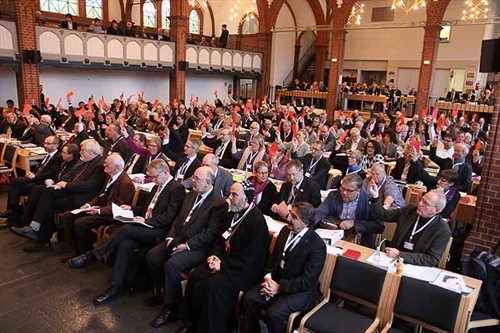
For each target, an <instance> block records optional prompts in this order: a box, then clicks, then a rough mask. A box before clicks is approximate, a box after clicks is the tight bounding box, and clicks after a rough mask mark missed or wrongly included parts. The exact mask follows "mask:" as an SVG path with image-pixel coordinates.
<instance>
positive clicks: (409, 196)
mask: <svg viewBox="0 0 500 333" xmlns="http://www.w3.org/2000/svg"><path fill="white" fill-rule="evenodd" d="M423 195H424V190H422V189H418V188H407V190H406V195H405V202H406V204H407V205H409V204H414V205H418V202H419V201H420V199H421V198H422V196H423Z"/></svg>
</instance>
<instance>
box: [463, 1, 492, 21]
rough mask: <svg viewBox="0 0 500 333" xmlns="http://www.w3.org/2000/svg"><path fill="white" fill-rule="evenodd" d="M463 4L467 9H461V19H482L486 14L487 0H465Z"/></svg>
mask: <svg viewBox="0 0 500 333" xmlns="http://www.w3.org/2000/svg"><path fill="white" fill-rule="evenodd" d="M465 5H466V6H467V7H468V9H464V10H463V11H462V20H469V21H472V22H474V21H475V20H479V19H484V18H486V17H487V16H488V11H489V9H488V1H487V0H467V1H465Z"/></svg>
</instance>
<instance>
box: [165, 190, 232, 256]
mask: <svg viewBox="0 0 500 333" xmlns="http://www.w3.org/2000/svg"><path fill="white" fill-rule="evenodd" d="M196 197H197V193H196V192H195V191H191V192H189V193H188V194H187V196H186V199H185V200H184V202H183V204H182V208H181V211H180V213H179V215H177V218H176V219H175V221H174V224H173V225H172V228H170V231H169V233H168V235H167V237H170V238H173V244H174V245H178V244H182V243H187V244H188V246H189V249H190V250H191V251H193V250H201V251H208V249H209V248H210V247H211V246H212V243H213V241H214V239H215V237H216V236H217V235H218V234H219V232H220V223H221V221H222V219H223V218H225V215H226V214H227V202H226V200H224V199H223V198H222V197H221V196H220V195H219V194H218V193H215V192H214V191H213V190H212V192H211V193H210V194H209V195H208V197H207V198H206V200H205V201H203V203H202V204H201V206H200V207H198V208H197V209H196V210H195V211H193V213H192V214H191V219H190V220H189V222H188V223H184V222H185V220H186V217H187V216H188V215H189V212H190V211H191V208H192V207H193V205H194V202H195V200H196Z"/></svg>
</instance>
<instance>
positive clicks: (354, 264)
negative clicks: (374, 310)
mask: <svg viewBox="0 0 500 333" xmlns="http://www.w3.org/2000/svg"><path fill="white" fill-rule="evenodd" d="M386 274H387V271H385V270H383V269H380V268H379V267H376V266H373V265H370V264H366V263H363V262H361V261H358V260H352V259H349V258H346V257H342V256H338V257H337V260H336V263H335V268H334V271H333V277H332V283H331V285H330V289H331V291H332V293H334V294H337V295H340V296H342V297H347V298H350V297H349V295H351V296H354V298H357V299H360V300H363V301H365V302H367V303H369V304H366V305H368V306H370V305H371V306H372V307H377V306H378V304H379V300H380V295H381V294H382V289H383V287H384V281H385V276H386ZM351 299H353V298H351Z"/></svg>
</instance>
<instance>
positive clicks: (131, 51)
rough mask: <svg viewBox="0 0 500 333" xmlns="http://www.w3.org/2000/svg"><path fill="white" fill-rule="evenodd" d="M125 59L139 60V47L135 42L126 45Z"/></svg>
mask: <svg viewBox="0 0 500 333" xmlns="http://www.w3.org/2000/svg"><path fill="white" fill-rule="evenodd" d="M126 57H127V58H128V59H135V60H140V59H141V46H140V45H139V43H137V42H129V43H127V54H126Z"/></svg>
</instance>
